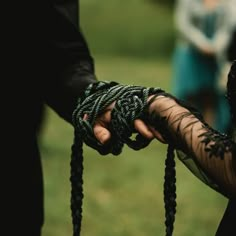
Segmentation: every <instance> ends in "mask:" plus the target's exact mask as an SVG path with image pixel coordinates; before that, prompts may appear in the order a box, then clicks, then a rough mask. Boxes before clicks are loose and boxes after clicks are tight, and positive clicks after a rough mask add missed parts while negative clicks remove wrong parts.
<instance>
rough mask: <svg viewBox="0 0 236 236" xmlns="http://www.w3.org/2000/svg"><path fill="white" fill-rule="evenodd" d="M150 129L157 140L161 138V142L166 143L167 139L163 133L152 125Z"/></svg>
mask: <svg viewBox="0 0 236 236" xmlns="http://www.w3.org/2000/svg"><path fill="white" fill-rule="evenodd" d="M149 129H150V130H151V131H152V133H153V135H154V136H155V138H156V139H157V140H159V141H160V142H161V143H164V144H166V143H167V142H166V141H165V139H164V138H163V137H162V135H161V134H160V133H159V132H158V131H157V130H156V129H155V128H153V127H152V126H150V127H149Z"/></svg>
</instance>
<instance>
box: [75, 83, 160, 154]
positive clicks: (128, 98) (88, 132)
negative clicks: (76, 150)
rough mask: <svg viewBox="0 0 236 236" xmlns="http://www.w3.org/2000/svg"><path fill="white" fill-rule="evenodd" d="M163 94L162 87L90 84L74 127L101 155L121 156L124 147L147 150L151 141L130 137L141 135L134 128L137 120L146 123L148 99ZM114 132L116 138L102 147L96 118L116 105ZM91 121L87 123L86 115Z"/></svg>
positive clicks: (80, 105) (76, 111) (78, 108)
mask: <svg viewBox="0 0 236 236" xmlns="http://www.w3.org/2000/svg"><path fill="white" fill-rule="evenodd" d="M160 92H163V91H162V90H161V89H159V88H146V87H141V86H133V85H120V84H117V83H116V82H109V83H107V82H104V81H102V82H97V83H95V84H92V85H90V86H89V87H88V88H87V89H86V91H85V93H84V96H82V97H81V98H79V100H78V105H77V109H75V111H74V113H73V117H72V120H73V124H74V127H75V129H76V131H77V135H78V136H79V137H80V139H82V140H83V141H84V142H85V143H86V144H87V145H88V146H90V147H92V148H94V149H96V150H97V151H98V152H99V153H100V154H102V155H106V154H108V153H112V154H114V155H118V154H120V153H121V151H122V148H123V146H124V144H127V145H128V146H129V147H131V148H133V149H135V150H139V149H141V148H144V147H146V146H147V145H148V144H149V143H150V140H147V139H146V138H144V137H142V136H141V135H140V134H137V136H136V138H135V140H132V139H131V138H130V137H131V136H132V135H133V134H134V133H137V131H136V130H135V128H134V120H135V119H138V118H139V119H143V120H145V116H146V110H147V99H148V97H149V96H150V95H151V94H157V93H160ZM113 102H114V103H115V106H114V108H113V109H112V112H111V117H112V118H111V123H110V127H109V129H110V131H111V134H112V138H111V140H110V141H109V143H108V144H106V145H102V144H100V143H99V142H98V140H97V139H96V138H95V136H94V133H93V126H94V124H95V122H96V119H97V118H98V116H99V115H101V114H102V113H103V112H104V110H105V109H106V108H107V107H108V106H109V105H110V104H112V103H113ZM85 114H86V115H87V116H88V118H87V119H86V120H85V119H84V115H85Z"/></svg>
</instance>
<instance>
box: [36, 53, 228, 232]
mask: <svg viewBox="0 0 236 236" xmlns="http://www.w3.org/2000/svg"><path fill="white" fill-rule="evenodd" d="M96 70H97V76H98V78H99V79H100V80H115V81H118V82H120V83H125V84H140V85H145V86H160V87H162V88H164V89H165V90H169V78H170V75H171V68H170V64H169V62H168V61H163V60H143V59H135V58H128V57H125V58H123V57H105V56H97V57H96ZM46 118H47V120H46V125H45V127H44V130H43V134H42V137H41V147H42V156H43V168H44V182H45V225H44V228H43V236H55V235H57V236H65V235H66V236H70V235H72V223H71V216H70V214H71V213H70V182H69V173H70V146H71V144H72V141H73V130H72V127H71V126H70V125H69V124H67V123H66V122H64V121H63V120H62V119H60V118H59V117H58V116H57V115H56V114H55V113H54V112H52V111H51V110H50V109H48V110H47V117H46ZM166 148H167V147H166V145H163V144H161V143H159V142H157V141H153V142H152V143H151V145H150V146H149V147H147V148H145V149H144V150H141V151H138V152H137V151H133V150H130V149H128V148H126V147H125V148H124V150H123V152H122V154H121V155H120V156H117V157H114V156H110V155H109V156H105V157H104V156H100V155H99V154H98V153H97V152H95V151H94V150H92V149H90V148H88V147H86V146H85V147H84V157H85V162H84V194H85V197H84V202H83V221H82V234H81V235H84V236H95V235H96V236H111V235H112V236H154V235H155V236H156V235H165V234H164V230H165V225H164V204H163V183H164V180H163V177H164V160H165V157H166ZM176 170H177V214H176V221H175V230H174V235H175V236H190V235H191V236H199V235H201V236H211V235H212V236H213V235H214V233H215V231H216V228H217V225H218V223H219V221H220V219H221V217H222V214H223V211H224V208H225V205H226V199H224V198H223V197H222V196H220V195H219V194H217V193H216V192H214V191H213V190H211V189H210V188H208V187H206V186H205V185H204V184H203V183H201V182H200V181H199V180H198V179H196V178H195V177H194V176H193V175H192V174H191V173H190V172H189V171H188V170H187V169H186V168H185V167H184V166H183V165H182V163H180V162H179V161H177V166H176Z"/></svg>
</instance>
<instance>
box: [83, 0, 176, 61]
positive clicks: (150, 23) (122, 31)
mask: <svg viewBox="0 0 236 236" xmlns="http://www.w3.org/2000/svg"><path fill="white" fill-rule="evenodd" d="M80 5H81V7H80V13H81V17H80V24H81V27H82V29H83V32H84V34H85V36H86V38H87V39H88V42H89V45H90V49H91V51H92V53H93V54H99V55H101V54H102V55H107V54H112V55H116V56H135V57H142V58H144V57H145V58H163V57H168V56H169V55H170V54H171V52H172V50H173V46H174V39H175V33H174V27H173V16H172V15H173V14H172V11H173V8H171V7H166V6H163V5H160V4H154V3H151V2H150V1H148V0H128V1H127V0H119V1H118V0H116V1H114V0H113V1H109V0H100V1H96V0H80Z"/></svg>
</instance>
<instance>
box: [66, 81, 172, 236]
mask: <svg viewBox="0 0 236 236" xmlns="http://www.w3.org/2000/svg"><path fill="white" fill-rule="evenodd" d="M163 93H164V91H163V90H161V89H160V88H145V87H141V86H133V85H127V86H124V85H120V84H118V83H115V82H109V83H108V82H97V83H94V84H92V85H90V86H89V87H88V88H87V89H86V91H85V93H84V95H83V96H82V97H80V98H79V99H78V105H77V108H76V109H75V110H74V112H73V115H72V121H73V125H74V130H75V131H74V142H73V145H72V154H71V177H70V181H71V188H72V190H71V212H72V223H73V236H79V235H80V231H81V221H82V200H83V178H82V176H83V143H85V144H87V145H88V146H90V147H92V148H93V149H96V150H97V151H98V152H99V153H100V154H102V155H106V154H108V153H112V154H113V155H119V154H120V153H121V151H122V148H123V146H124V144H127V145H128V146H129V147H130V148H132V149H134V150H139V149H142V148H144V147H146V146H147V145H148V144H149V143H150V140H148V139H145V138H144V137H142V136H141V135H140V134H137V135H136V137H135V139H134V140H133V139H131V136H132V134H134V133H137V131H136V130H135V128H134V120H135V119H137V118H139V119H142V120H144V121H145V122H148V115H147V114H148V113H147V108H148V106H149V103H148V102H147V99H148V97H149V96H150V95H155V96H157V95H159V94H163ZM113 102H115V106H114V108H113V109H112V111H111V122H110V127H109V130H110V131H111V134H112V135H111V136H112V137H111V140H110V141H109V143H108V144H106V145H102V144H100V143H99V142H98V140H97V139H96V138H95V137H94V134H93V126H94V124H95V121H96V119H97V117H98V116H99V115H100V114H101V113H103V112H104V111H105V109H106V108H107V107H108V106H109V105H110V104H112V103H113ZM85 115H86V119H84V116H85ZM165 171H166V173H165V184H164V200H165V209H166V221H165V224H166V235H167V236H171V235H172V232H173V224H174V215H175V207H176V202H175V199H176V192H175V190H176V187H175V162H174V147H172V146H169V148H168V153H167V160H166V169H165Z"/></svg>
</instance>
